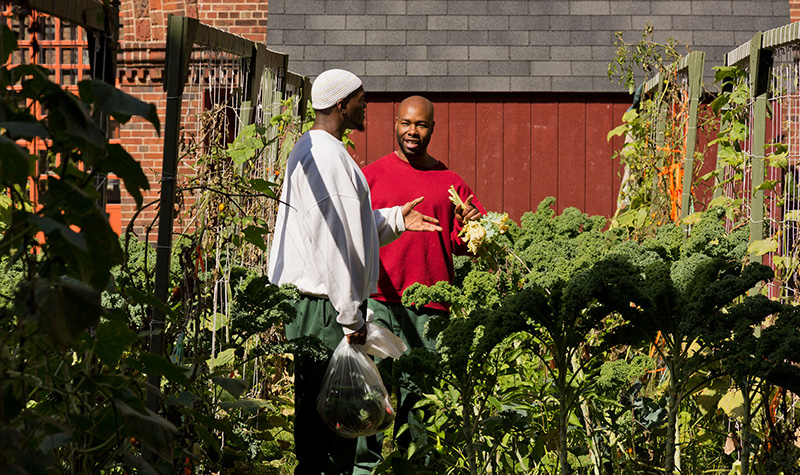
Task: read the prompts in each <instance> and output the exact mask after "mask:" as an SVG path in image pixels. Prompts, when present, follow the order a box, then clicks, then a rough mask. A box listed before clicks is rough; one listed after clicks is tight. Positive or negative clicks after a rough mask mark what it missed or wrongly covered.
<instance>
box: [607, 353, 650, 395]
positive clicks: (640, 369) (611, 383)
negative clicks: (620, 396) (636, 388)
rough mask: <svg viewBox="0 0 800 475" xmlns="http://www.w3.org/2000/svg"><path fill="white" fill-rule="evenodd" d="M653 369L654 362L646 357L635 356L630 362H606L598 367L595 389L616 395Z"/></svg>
mask: <svg viewBox="0 0 800 475" xmlns="http://www.w3.org/2000/svg"><path fill="white" fill-rule="evenodd" d="M655 367H656V364H655V361H653V359H652V358H650V357H648V356H646V355H636V356H634V357H633V359H631V361H625V360H617V361H608V362H606V363H603V366H601V367H600V376H599V377H598V378H597V389H598V390H599V391H601V392H602V393H605V394H607V395H612V394H617V393H619V392H620V391H623V390H626V389H628V388H630V386H631V384H633V383H634V382H635V381H638V380H639V379H640V378H641V377H642V376H644V374H645V373H647V372H648V371H651V370H653V369H655Z"/></svg>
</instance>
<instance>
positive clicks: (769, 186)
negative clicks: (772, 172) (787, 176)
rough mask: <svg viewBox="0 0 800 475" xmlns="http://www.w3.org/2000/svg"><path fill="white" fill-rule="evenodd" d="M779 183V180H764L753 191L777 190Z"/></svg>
mask: <svg viewBox="0 0 800 475" xmlns="http://www.w3.org/2000/svg"><path fill="white" fill-rule="evenodd" d="M778 183H780V181H779V180H764V183H762V184H760V185H758V186H757V187H756V189H755V190H753V191H762V190H767V191H775V186H777V184H778Z"/></svg>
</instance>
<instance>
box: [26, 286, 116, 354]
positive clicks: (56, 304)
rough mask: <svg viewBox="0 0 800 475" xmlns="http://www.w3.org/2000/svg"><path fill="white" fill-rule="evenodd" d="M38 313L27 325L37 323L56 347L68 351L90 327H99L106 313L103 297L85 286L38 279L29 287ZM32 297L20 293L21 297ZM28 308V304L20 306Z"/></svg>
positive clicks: (32, 316) (29, 318)
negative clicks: (101, 302)
mask: <svg viewBox="0 0 800 475" xmlns="http://www.w3.org/2000/svg"><path fill="white" fill-rule="evenodd" d="M27 288H28V289H29V291H31V292H33V295H32V298H33V300H34V301H35V302H36V305H35V307H34V308H35V310H34V312H33V314H32V315H29V316H28V318H27V321H31V322H34V323H36V324H37V325H38V326H39V328H40V329H42V330H44V331H45V332H47V334H48V335H50V338H51V339H52V341H53V344H54V345H55V346H56V347H58V348H61V349H66V348H68V347H69V346H70V345H71V344H72V342H73V341H75V339H76V338H77V337H78V336H79V335H80V334H81V333H82V332H83V331H84V330H86V329H87V328H88V327H90V326H91V325H94V324H96V323H97V321H98V320H99V319H100V316H101V314H102V313H103V308H102V306H101V305H100V293H99V292H97V291H95V290H94V289H92V288H91V287H88V286H86V285H85V284H83V283H81V282H79V281H77V280H74V279H69V278H61V279H59V280H57V281H54V282H52V281H49V280H47V279H36V280H35V281H34V282H33V283H32V284H28V287H27ZM26 295H29V294H28V293H27V292H20V294H19V295H18V297H23V298H24V297H25V296H26ZM19 304H22V305H24V306H26V307H27V302H18V305H19Z"/></svg>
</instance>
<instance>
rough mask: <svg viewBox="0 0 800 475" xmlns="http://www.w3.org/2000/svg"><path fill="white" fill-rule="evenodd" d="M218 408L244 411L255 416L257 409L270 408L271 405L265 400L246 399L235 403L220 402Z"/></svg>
mask: <svg viewBox="0 0 800 475" xmlns="http://www.w3.org/2000/svg"><path fill="white" fill-rule="evenodd" d="M219 407H220V408H221V409H244V410H245V411H248V412H250V413H251V414H255V413H257V412H258V410H259V409H263V408H269V407H272V404H270V402H269V401H267V400H266V399H257V398H246V399H237V400H235V401H222V402H220V403H219Z"/></svg>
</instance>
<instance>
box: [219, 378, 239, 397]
mask: <svg viewBox="0 0 800 475" xmlns="http://www.w3.org/2000/svg"><path fill="white" fill-rule="evenodd" d="M211 381H213V382H214V384H216V385H217V386H219V387H221V388H222V389H224V390H225V391H228V393H230V395H231V396H233V397H235V398H239V397H241V396H242V394H244V392H245V391H247V382H246V381H245V380H243V379H240V378H219V377H217V378H211Z"/></svg>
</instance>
